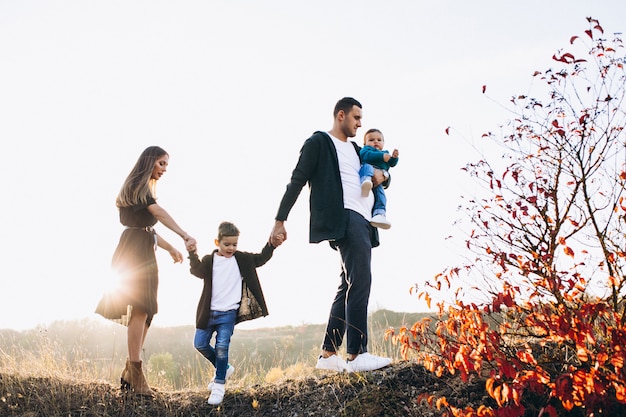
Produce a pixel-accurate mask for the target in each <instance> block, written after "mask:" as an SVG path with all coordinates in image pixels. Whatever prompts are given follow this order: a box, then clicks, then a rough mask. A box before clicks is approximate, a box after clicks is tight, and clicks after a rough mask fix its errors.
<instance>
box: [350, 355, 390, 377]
mask: <svg viewBox="0 0 626 417" xmlns="http://www.w3.org/2000/svg"><path fill="white" fill-rule="evenodd" d="M347 363H348V367H349V368H350V371H352V372H365V371H374V370H376V369H380V368H384V367H385V366H387V365H389V364H391V359H390V358H383V357H380V356H374V355H370V354H369V353H367V352H365V353H361V354H360V355H358V356H357V357H356V358H354V359H353V360H351V361H348V362H347Z"/></svg>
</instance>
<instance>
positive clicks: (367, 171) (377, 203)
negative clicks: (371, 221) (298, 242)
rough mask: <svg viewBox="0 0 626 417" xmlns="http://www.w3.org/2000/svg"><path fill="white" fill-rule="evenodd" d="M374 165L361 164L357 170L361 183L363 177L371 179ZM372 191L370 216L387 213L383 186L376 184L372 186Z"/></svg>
mask: <svg viewBox="0 0 626 417" xmlns="http://www.w3.org/2000/svg"><path fill="white" fill-rule="evenodd" d="M375 168H376V167H375V166H373V165H370V164H362V165H361V169H360V170H359V177H360V178H361V184H363V181H364V180H365V179H369V180H371V179H372V177H373V176H374V169H375ZM372 192H373V193H374V207H373V208H372V216H376V215H378V214H381V215H383V216H385V215H386V214H387V196H386V195H385V187H383V186H382V185H378V186H376V187H374V188H372Z"/></svg>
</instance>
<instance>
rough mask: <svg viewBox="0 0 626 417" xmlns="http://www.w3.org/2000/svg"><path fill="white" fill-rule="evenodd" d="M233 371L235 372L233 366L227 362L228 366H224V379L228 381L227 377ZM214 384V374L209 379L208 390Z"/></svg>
mask: <svg viewBox="0 0 626 417" xmlns="http://www.w3.org/2000/svg"><path fill="white" fill-rule="evenodd" d="M233 372H235V367H234V366H232V365H231V364H230V363H229V364H228V368H226V378H224V379H225V380H226V381H228V378H229V377H230V376H231V375H232V374H233ZM214 384H215V376H213V379H212V380H211V382H209V386H208V388H209V391H211V390H212V389H213V385H214Z"/></svg>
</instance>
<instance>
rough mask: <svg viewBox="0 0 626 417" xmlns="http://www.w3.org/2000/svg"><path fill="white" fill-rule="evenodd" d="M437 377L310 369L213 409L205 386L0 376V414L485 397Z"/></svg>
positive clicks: (345, 412)
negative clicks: (129, 388) (125, 385)
mask: <svg viewBox="0 0 626 417" xmlns="http://www.w3.org/2000/svg"><path fill="white" fill-rule="evenodd" d="M462 387H463V389H460V388H461V386H460V385H459V384H458V381H457V382H455V381H454V380H451V379H443V378H436V377H434V376H433V375H432V374H429V373H427V372H425V371H424V370H423V368H422V367H420V366H418V365H415V364H411V363H409V362H402V363H396V364H394V365H392V366H390V367H387V368H385V369H382V370H378V371H373V372H367V373H359V374H337V373H323V372H322V371H316V372H314V373H312V374H310V375H308V376H300V377H298V378H296V379H289V380H284V381H281V382H277V383H263V384H257V385H253V386H249V387H239V388H237V387H229V388H228V389H227V392H226V396H225V398H224V402H223V403H222V404H221V405H220V406H219V407H213V406H210V405H208V404H207V403H206V398H207V393H206V391H194V390H181V391H162V390H158V391H157V393H156V395H155V396H154V398H145V397H141V396H136V395H132V394H125V393H123V392H121V391H120V390H119V389H118V388H117V387H114V386H112V385H111V384H106V383H97V382H85V381H76V380H69V379H60V378H55V377H18V376H12V375H4V374H0V392H1V393H2V395H1V396H0V415H2V416H7V417H9V416H11V417H13V416H15V417H17V416H21V417H39V416H41V417H43V416H46V417H53V416H54V417H56V416H59V417H61V416H64V417H78V416H81V417H125V416H128V417H130V416H134V417H144V416H145V417H148V416H150V417H178V416H180V417H183V416H221V417H231V416H232V417H235V416H237V417H242V416H245V417H248V416H250V417H261V416H268V417H269V416H272V417H299V416H323V417H331V416H335V417H340V416H343V417H356V416H367V417H376V416H402V417H418V416H440V415H441V413H440V412H439V411H438V410H437V409H435V408H431V407H429V406H428V405H426V404H425V403H418V402H417V401H416V398H417V397H418V395H419V394H421V393H439V394H440V395H446V396H447V397H448V398H449V400H450V399H452V402H453V403H456V404H457V405H463V404H468V403H469V402H470V401H472V400H476V399H480V398H482V396H484V384H481V383H480V382H476V383H472V384H465V385H463V386H462Z"/></svg>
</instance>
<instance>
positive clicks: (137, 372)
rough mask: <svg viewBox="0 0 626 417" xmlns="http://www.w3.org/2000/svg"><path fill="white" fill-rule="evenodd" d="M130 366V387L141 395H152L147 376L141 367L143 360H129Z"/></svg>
mask: <svg viewBox="0 0 626 417" xmlns="http://www.w3.org/2000/svg"><path fill="white" fill-rule="evenodd" d="M128 363H129V367H128V382H129V383H130V389H131V390H133V391H134V392H135V394H139V395H152V390H151V389H150V386H149V385H148V382H147V381H146V377H145V375H144V374H143V370H142V369H141V361H139V362H132V361H129V362H128Z"/></svg>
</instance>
